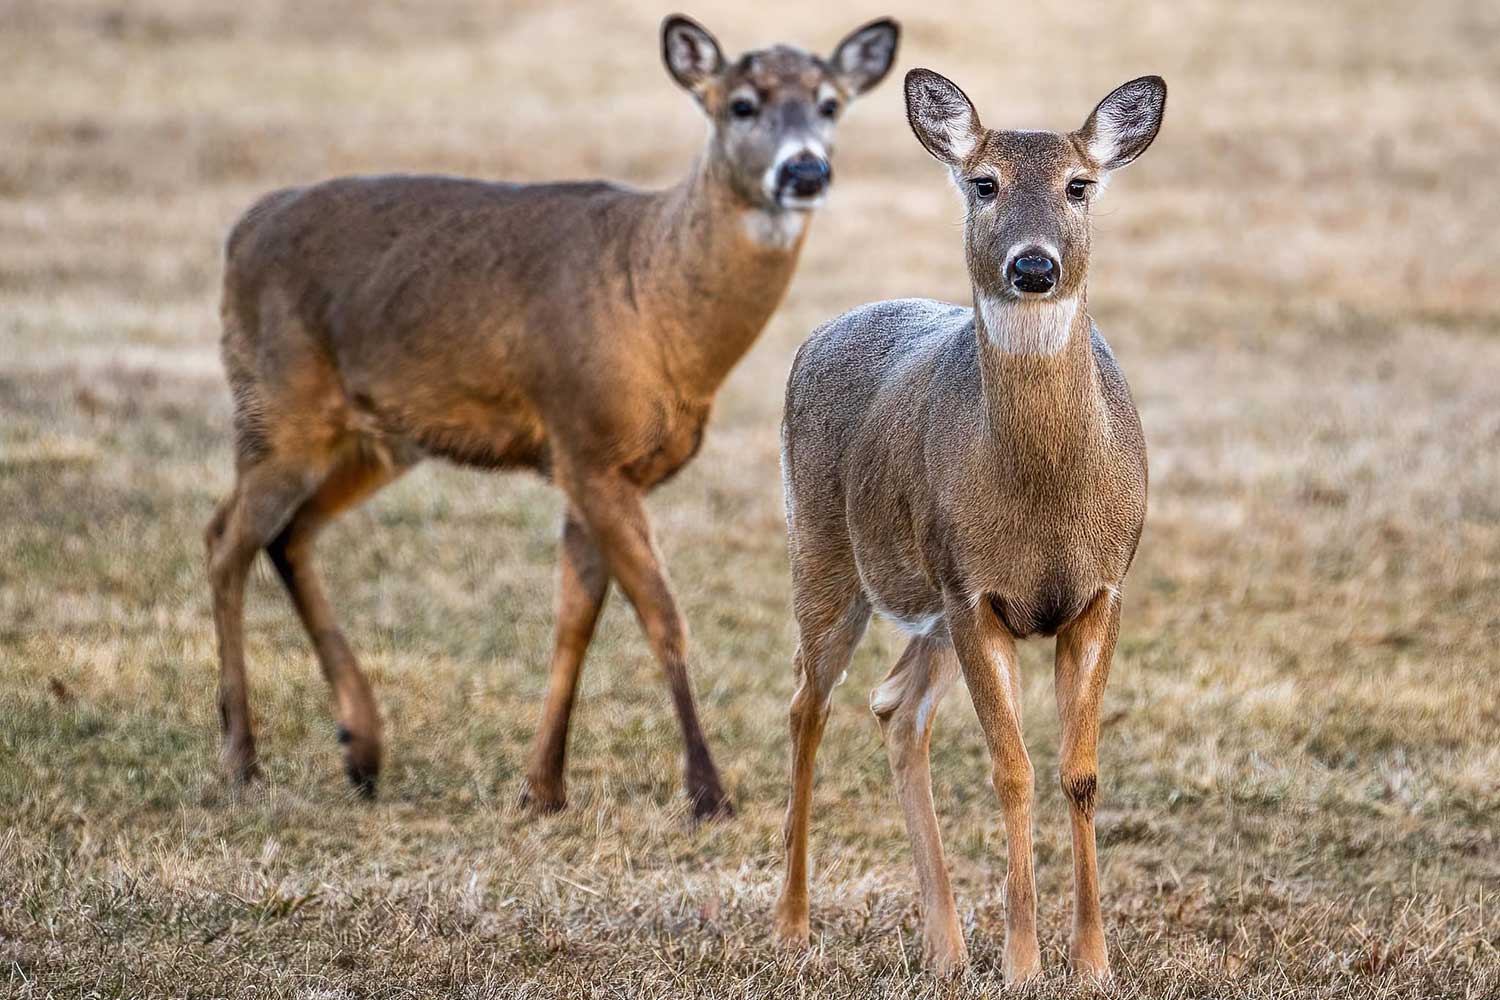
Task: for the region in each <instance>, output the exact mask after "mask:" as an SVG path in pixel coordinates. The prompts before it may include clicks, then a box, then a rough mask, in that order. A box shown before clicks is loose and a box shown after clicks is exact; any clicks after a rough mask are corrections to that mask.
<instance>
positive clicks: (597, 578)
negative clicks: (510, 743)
mask: <svg viewBox="0 0 1500 1000" xmlns="http://www.w3.org/2000/svg"><path fill="white" fill-rule="evenodd" d="M561 548H562V551H561V558H560V559H559V561H558V579H557V637H556V642H555V644H554V647H553V652H552V670H551V675H550V680H549V681H548V686H547V703H546V707H545V708H544V709H543V711H542V722H541V727H540V728H539V729H538V730H537V734H536V741H535V742H534V743H533V744H532V748H531V763H530V765H529V766H528V768H527V771H526V789H525V791H524V792H523V793H522V801H523V802H525V803H526V804H528V805H530V806H532V807H533V808H536V809H538V810H540V811H542V812H555V811H557V810H559V809H561V808H563V806H565V805H566V804H567V786H566V783H565V781H564V779H563V766H564V761H565V759H566V756H567V751H568V722H569V720H570V719H571V717H572V715H573V703H574V699H575V697H576V696H577V693H578V676H579V674H580V673H581V672H582V669H583V658H584V654H585V653H587V651H588V648H589V642H590V641H591V640H592V639H593V637H594V626H595V625H596V624H597V623H598V621H599V612H600V611H601V610H602V609H603V607H604V599H605V596H606V595H607V594H608V593H609V569H608V567H606V566H605V563H604V555H603V553H601V552H600V551H599V547H598V545H596V544H595V542H594V539H593V536H592V535H591V534H590V533H589V529H588V527H587V526H586V525H585V524H584V523H583V519H582V517H581V516H580V515H579V514H578V512H577V511H576V510H573V509H572V508H569V510H568V512H567V514H566V516H565V517H564V519H563V532H562V546H561Z"/></svg>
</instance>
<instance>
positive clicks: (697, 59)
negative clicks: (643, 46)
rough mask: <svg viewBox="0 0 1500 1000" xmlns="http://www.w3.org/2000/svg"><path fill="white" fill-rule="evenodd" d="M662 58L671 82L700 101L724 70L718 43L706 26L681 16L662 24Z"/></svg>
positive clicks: (673, 17)
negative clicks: (675, 82) (710, 83)
mask: <svg viewBox="0 0 1500 1000" xmlns="http://www.w3.org/2000/svg"><path fill="white" fill-rule="evenodd" d="M661 58H662V62H664V63H666V64H667V72H669V73H671V74H672V79H674V80H676V81H677V83H678V84H679V85H681V87H682V88H683V89H684V90H686V91H688V92H689V93H691V94H693V95H694V96H695V97H699V98H701V97H702V96H703V92H704V90H705V89H706V88H707V86H708V84H709V81H711V80H713V79H714V77H716V76H718V75H719V73H720V72H722V71H723V69H724V53H723V52H722V51H720V49H719V43H718V41H717V40H716V39H715V38H714V36H713V35H712V34H710V33H709V31H708V29H707V28H705V27H703V25H701V24H699V23H698V22H697V21H694V20H693V19H692V18H690V17H684V16H683V15H681V14H673V15H672V16H671V17H668V18H666V19H665V20H664V21H662V23H661Z"/></svg>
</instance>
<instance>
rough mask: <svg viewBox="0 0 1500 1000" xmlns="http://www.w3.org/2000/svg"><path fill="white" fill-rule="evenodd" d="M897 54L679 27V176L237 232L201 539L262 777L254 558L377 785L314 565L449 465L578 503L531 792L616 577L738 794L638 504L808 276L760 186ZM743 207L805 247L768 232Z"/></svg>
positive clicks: (435, 190)
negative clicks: (786, 153) (747, 40)
mask: <svg viewBox="0 0 1500 1000" xmlns="http://www.w3.org/2000/svg"><path fill="white" fill-rule="evenodd" d="M895 42H896V27H895V25H894V24H893V23H891V22H874V23H872V24H870V25H866V26H865V27H864V28H861V29H859V30H858V31H856V32H854V33H853V34H852V35H851V36H849V38H848V39H846V40H845V42H844V43H843V44H841V46H840V47H839V48H838V49H837V50H835V53H834V55H833V56H832V57H831V58H830V59H829V60H827V61H825V60H823V59H819V58H817V57H815V56H811V55H809V54H807V53H804V52H801V51H800V50H796V49H792V48H789V47H785V46H781V47H777V48H775V49H771V50H766V51H764V52H758V53H751V54H750V55H748V56H746V57H745V58H744V59H742V60H740V61H739V62H737V63H736V64H735V65H734V66H729V65H728V64H727V63H726V62H725V61H724V60H723V57H722V56H721V55H720V54H719V50H718V46H717V43H716V42H714V40H713V39H712V36H710V35H708V33H707V32H706V31H704V30H703V29H702V28H701V27H699V26H698V25H696V24H693V23H692V22H691V21H688V20H687V19H686V18H680V17H678V18H669V19H667V21H666V22H664V24H663V51H664V55H665V57H666V59H667V63H668V68H669V70H670V71H671V72H672V74H673V76H674V77H675V78H677V80H678V81H679V82H680V83H681V84H682V85H683V86H684V87H685V88H687V89H689V90H690V91H691V92H692V93H693V94H694V96H695V97H696V98H697V99H698V101H699V103H700V104H701V105H702V107H703V108H704V110H705V111H706V112H707V114H708V115H709V117H710V118H711V119H712V121H713V130H712V132H711V135H710V139H709V142H708V147H707V149H706V150H705V152H704V153H703V155H702V156H701V157H700V158H699V159H698V161H697V163H696V164H695V165H694V167H693V169H692V170H691V172H690V173H689V175H688V176H687V178H686V179H685V180H684V181H683V182H682V183H681V184H679V185H677V186H675V187H673V188H670V189H667V190H664V191H651V192H645V191H635V190H630V189H626V188H623V187H620V186H617V185H613V184H608V183H599V182H592V183H565V184H541V185H516V184H500V183H490V182H485V181H478V180H463V179H456V178H447V177H420V176H401V177H370V178H344V179H340V180H334V181H329V182H326V183H323V184H318V185H316V186H313V187H308V188H299V189H294V190H287V191H281V192H277V193H275V194H272V195H270V196H268V197H266V198H264V199H262V200H261V201H260V202H259V203H258V204H256V205H255V206H254V207H253V208H251V209H250V211H249V212H248V213H246V215H245V217H244V218H243V219H241V220H240V222H239V224H238V225H236V226H235V228H234V231H233V233H232V234H231V236H230V238H229V243H228V250H227V259H226V265H225V276H224V296H223V308H222V314H223V323H224V339H223V354H224V364H225V368H226V370H227V373H228V377H229V382H230V385H231V387H232V389H233V392H234V402H235V440H236V445H237V451H236V454H237V473H238V475H237V480H236V483H235V487H234V491H233V492H232V493H231V495H230V496H229V497H228V498H227V499H226V500H225V502H224V503H223V504H222V505H221V507H220V509H219V511H218V512H217V513H216V514H215V517H214V520H213V522H212V524H211V525H210V528H209V532H208V547H209V563H210V575H211V577H212V582H213V590H214V615H215V622H216V627H217V630H218V635H219V643H220V665H221V685H220V703H221V717H222V720H223V726H224V733H225V753H226V759H227V762H228V765H229V767H230V770H231V772H232V774H233V775H234V776H235V777H236V778H238V779H246V778H249V777H252V776H254V774H255V772H256V754H255V743H254V736H253V733H252V729H251V722H250V716H249V708H248V694H247V690H246V679H245V670H244V661H243V641H242V636H241V629H242V619H243V614H242V601H243V587H244V578H245V574H246V570H247V569H248V567H249V565H250V562H251V560H253V558H254V557H255V554H256V552H257V551H259V550H260V549H261V548H267V549H268V550H269V551H270V553H271V556H272V558H273V560H274V562H275V564H276V567H277V570H278V571H279V573H280V575H281V577H282V579H283V580H284V581H285V582H286V585H287V588H288V590H289V592H290V594H291V596H292V599H293V602H294V604H295V605H296V607H297V609H298V612H299V614H300V615H301V617H302V620H303V622H304V624H305V625H306V627H307V630H308V633H309V635H310V636H311V638H312V640H313V642H314V645H315V647H316V649H317V653H318V657H319V660H320V662H321V663H322V666H323V670H324V673H325V674H326V676H327V677H328V680H329V682H330V684H331V685H332V688H333V691H334V697H335V701H336V704H337V711H338V719H339V724H340V726H341V730H340V732H341V742H344V743H345V761H346V765H347V767H348V770H349V774H350V777H351V779H352V780H353V781H354V782H355V784H356V786H357V787H359V788H360V789H362V790H363V791H365V792H366V793H373V791H374V787H375V780H376V775H377V773H378V770H379V766H380V758H381V737H380V717H379V712H378V710H377V708H376V706H375V701H374V698H373V695H372V693H371V691H370V686H369V684H368V683H367V681H366V680H365V678H364V676H363V675H362V674H361V673H360V671H359V668H358V666H357V664H356V662H355V660H354V657H353V655H352V654H351V653H350V651H349V647H348V644H347V643H346V642H345V640H344V638H343V635H342V633H341V632H340V631H339V629H338V626H337V625H336V624H335V622H334V620H333V617H332V613H331V610H330V608H329V606H328V602H327V601H326V599H325V598H324V596H323V594H322V591H321V588H320V585H319V583H318V581H317V578H316V576H315V574H314V572H313V569H312V565H311V562H310V558H311V547H312V541H313V538H314V536H315V534H316V532H317V530H318V529H319V528H321V527H322V526H323V525H324V524H326V523H327V521H328V520H330V519H331V518H332V517H333V516H335V515H336V514H337V513H338V512H339V511H340V510H342V509H344V508H346V507H348V506H350V505H352V504H354V503H357V502H359V501H360V500H363V499H365V498H366V497H368V496H369V495H370V494H371V493H373V492H374V491H375V490H377V489H379V488H380V487H381V486H383V485H385V484H386V483H388V482H390V481H391V480H393V479H394V478H396V477H397V476H398V475H400V473H401V472H402V471H404V470H405V469H407V468H409V467H410V466H412V465H413V464H415V463H416V462H418V461H420V460H421V459H423V458H426V457H429V456H436V457H441V458H447V459H450V460H452V461H455V462H459V463H463V464H467V465H476V466H481V467H485V468H493V469H530V470H533V471H535V472H538V473H540V474H542V475H544V476H547V477H548V478H550V479H551V480H552V481H553V482H555V483H556V484H557V486H558V487H559V488H560V489H561V490H562V491H563V492H564V494H565V495H566V497H567V501H568V509H567V515H566V517H565V519H564V520H565V524H564V533H563V542H562V569H561V573H560V582H559V595H558V625H557V643H556V650H555V653H554V656H553V660H552V673H551V682H550V686H549V693H548V698H547V706H546V710H545V713H544V718H543V722H542V726H541V730H540V732H539V733H538V736H537V740H536V744H535V746H534V749H533V755H532V762H531V765H530V768H529V771H528V794H529V796H530V797H531V800H532V801H533V802H534V803H535V804H536V805H537V806H539V807H541V808H546V809H555V808H560V807H561V806H562V805H563V803H564V799H565V793H564V784H563V762H564V755H565V749H566V740H567V729H568V720H569V717H570V714H571V710H572V705H573V698H574V692H575V690H576V687H577V681H578V674H579V670H580V668H581V666H582V661H583V657H584V653H585V651H586V650H587V647H588V644H589V640H590V637H591V636H592V633H593V628H594V624H595V622H596V621H597V618H598V615H599V611H600V608H601V606H602V604H603V601H604V599H605V595H606V592H607V589H608V585H609V581H610V580H611V579H613V580H615V581H617V582H619V583H620V585H621V587H622V588H623V589H624V591H625V593H626V595H627V596H628V597H629V599H630V601H631V603H632V604H633V605H634V607H635V609H636V612H637V614H638V616H639V617H640V620H641V623H642V626H643V628H644V629H645V631H646V634H647V636H648V638H649V639H650V641H651V644H652V647H653V649H654V651H655V653H656V655H657V658H658V659H659V660H660V662H661V664H662V667H663V669H664V671H665V673H666V679H667V683H668V687H669V690H670V692H671V695H672V699H673V703H674V706H675V708H676V710H677V714H678V717H679V721H680V723H681V726H682V730H683V738H684V743H685V747H686V769H685V770H686V785H687V790H688V794H689V796H690V797H691V799H692V802H693V805H694V809H695V812H696V813H697V814H698V815H709V814H714V813H721V812H726V811H728V810H729V803H728V799H727V797H726V796H725V794H724V791H723V788H722V786H721V784H720V781H719V776H718V772H717V770H716V769H715V767H714V764H713V761H712V759H711V757H710V755H709V751H708V747H707V744H706V742H705V740H704V738H703V735H702V732H701V729H700V726H699V723H698V719H697V712H696V710H695V708H694V703H693V695H692V689H691V686H690V684H689V681H688V674H687V666H686V656H687V650H686V632H685V629H684V626H683V623H682V621H681V617H680V615H679V614H678V612H677V609H676V605H675V602H674V600H673V597H672V592H671V589H670V586H669V584H668V582H667V577H666V573H665V570H664V568H663V566H662V564H661V559H660V556H659V554H658V552H657V549H656V545H655V542H654V540H653V538H652V533H651V528H650V524H649V523H648V521H647V519H646V513H645V509H644V507H643V505H642V499H643V496H644V494H645V493H646V492H647V491H649V490H650V489H652V488H653V487H655V486H657V485H659V484H660V483H662V482H663V481H665V480H666V479H668V478H669V477H670V476H672V475H673V474H674V473H675V472H677V471H678V470H679V469H680V468H682V466H683V465H684V464H686V463H687V462H688V461H689V460H690V459H691V458H692V457H693V455H694V454H695V453H696V452H697V450H698V447H699V445H700V444H701V442H702V439H703V432H704V426H705V424H706V422H707V420H708V416H709V413H710V411H711V409H712V405H713V398H714V394H715V392H716V391H717V390H718V387H719V385H720V384H721V383H722V382H723V380H724V378H725V377H726V376H727V375H728V373H729V371H730V369H731V368H732V367H733V366H734V364H735V363H736V362H737V361H738V360H739V358H740V357H741V356H743V355H744V353H745V352H746V351H747V350H748V349H749V347H750V345H751V344H752V342H753V341H754V340H755V338H756V336H757V335H758V334H759V333H760V331H761V329H762V328H763V327H764V325H765V323H766V321H767V319H768V318H769V317H770V315H771V313H772V312H773V311H774V310H775V309H776V307H777V305H778V304H779V302H780V301H781V298H782V295H783V294H784V293H785V291H786V287H787V283H788V282H789V281H790V279H791V276H792V272H793V270H794V268H795V267H796V263H797V257H798V253H799V251H800V248H801V243H802V239H803V237H804V236H805V226H804V225H803V222H804V221H805V218H806V216H805V214H802V213H797V212H793V211H792V210H790V209H783V208H782V207H781V206H780V205H779V204H777V203H776V202H775V200H774V199H773V198H771V194H774V192H772V193H770V194H768V193H767V192H766V191H765V190H764V189H763V188H764V185H761V184H759V179H760V178H762V177H763V176H764V175H765V172H766V170H767V169H768V167H769V166H774V165H775V162H774V157H775V156H776V155H777V150H778V149H779V148H780V147H781V145H782V144H783V143H784V142H785V141H786V140H787V138H788V136H794V137H802V136H805V135H809V134H813V133H816V139H817V141H818V143H819V145H820V148H822V149H825V150H826V149H827V148H828V147H829V146H830V145H831V136H832V129H833V124H834V117H835V116H830V115H827V114H823V115H819V114H818V111H817V108H818V102H819V101H820V100H822V101H824V102H826V101H827V99H828V98H827V94H828V93H829V92H830V91H831V92H832V93H834V94H836V95H837V96H838V98H839V101H840V110H841V107H842V103H843V102H845V101H847V100H849V99H852V98H853V97H854V96H856V95H857V94H858V93H861V92H862V91H863V90H864V89H867V88H868V87H869V86H873V85H874V84H875V83H876V82H878V80H879V79H880V77H881V76H883V75H884V72H885V69H886V68H888V66H889V61H890V59H891V58H893V57H894V50H895ZM747 87H748V88H752V89H753V91H754V92H755V93H756V94H757V95H758V98H759V100H761V101H762V102H763V103H764V107H765V113H764V114H763V115H760V116H757V118H756V119H755V120H754V121H745V120H735V121H733V122H731V116H730V112H729V110H728V109H727V105H726V101H727V99H728V95H731V94H733V93H735V92H736V91H740V90H743V89H744V88H747ZM820 90H822V94H821V96H820V93H819V91H820ZM814 118H816V119H817V120H816V122H815V123H814V122H813V119H814ZM751 221H759V222H760V223H762V224H764V225H772V224H780V225H783V228H784V230H785V231H786V232H788V233H790V234H791V235H790V238H788V239H786V240H785V241H783V242H780V243H773V244H768V243H767V242H765V241H763V240H757V239H756V238H755V233H756V230H755V227H754V226H752V225H750V224H749V222H751ZM792 223H794V224H792Z"/></svg>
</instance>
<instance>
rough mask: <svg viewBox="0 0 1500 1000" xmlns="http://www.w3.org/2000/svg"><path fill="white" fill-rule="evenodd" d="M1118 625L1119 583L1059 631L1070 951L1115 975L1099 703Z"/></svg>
mask: <svg viewBox="0 0 1500 1000" xmlns="http://www.w3.org/2000/svg"><path fill="white" fill-rule="evenodd" d="M1119 632H1120V602H1119V600H1118V598H1117V597H1116V596H1115V593H1114V592H1113V591H1105V592H1103V593H1101V594H1100V595H1099V596H1098V597H1096V598H1095V599H1094V601H1093V603H1092V604H1090V605H1089V607H1088V609H1087V610H1086V611H1085V612H1084V613H1083V615H1081V616H1080V617H1079V618H1078V619H1077V620H1076V621H1074V622H1073V623H1072V624H1070V625H1069V626H1068V627H1067V628H1066V629H1065V630H1064V631H1063V632H1062V633H1061V634H1060V635H1059V636H1058V638H1057V654H1056V674H1055V679H1056V689H1057V712H1058V718H1059V720H1060V721H1061V723H1062V748H1061V754H1060V761H1061V767H1060V778H1061V781H1062V788H1063V794H1064V795H1065V796H1066V797H1067V799H1068V812H1069V818H1070V819H1071V821H1072V825H1073V935H1072V939H1071V941H1070V942H1069V947H1068V955H1069V959H1070V960H1071V962H1072V965H1073V969H1074V970H1075V971H1077V972H1081V973H1084V974H1086V975H1090V976H1093V977H1095V978H1099V979H1107V978H1108V977H1109V952H1108V949H1107V948H1106V947H1105V942H1104V922H1103V918H1102V917H1101V915H1100V910H1099V866H1098V860H1097V858H1096V856H1095V853H1094V803H1095V796H1096V793H1097V790H1098V787H1099V711H1100V707H1101V704H1102V702H1103V698H1104V685H1105V683H1106V681H1108V679H1109V666H1110V660H1111V659H1112V657H1113V656H1114V648H1115V638H1116V637H1117V636H1118V635H1119Z"/></svg>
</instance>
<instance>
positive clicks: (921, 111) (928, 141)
mask: <svg viewBox="0 0 1500 1000" xmlns="http://www.w3.org/2000/svg"><path fill="white" fill-rule="evenodd" d="M906 120H907V121H908V122H910V123H911V130H912V131H913V132H915V133H916V134H917V141H918V142H920V143H921V144H922V145H923V146H925V147H926V148H927V152H929V153H931V154H932V155H933V156H935V157H936V158H937V159H938V160H940V161H942V162H943V163H946V164H948V165H949V166H950V167H957V166H959V165H961V164H962V163H963V161H964V160H966V159H968V157H969V155H970V154H971V153H973V152H974V150H975V149H976V148H977V147H978V145H979V140H980V137H981V136H983V134H984V126H982V125H980V124H979V115H978V113H976V112H975V110H974V105H973V103H972V102H970V100H969V98H968V96H967V95H966V94H965V93H964V92H963V91H962V90H959V89H958V85H957V84H955V83H954V82H953V81H952V80H949V79H948V78H947V77H945V76H939V75H938V74H937V73H934V72H933V71H932V70H930V69H914V70H912V71H911V72H910V73H908V74H906Z"/></svg>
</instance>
